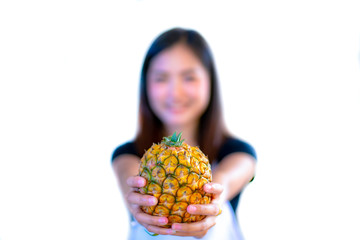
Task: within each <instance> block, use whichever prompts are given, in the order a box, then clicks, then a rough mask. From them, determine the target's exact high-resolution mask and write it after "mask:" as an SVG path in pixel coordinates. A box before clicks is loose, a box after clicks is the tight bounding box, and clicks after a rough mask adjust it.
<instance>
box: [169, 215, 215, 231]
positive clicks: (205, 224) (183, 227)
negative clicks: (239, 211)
mask: <svg viewBox="0 0 360 240" xmlns="http://www.w3.org/2000/svg"><path fill="white" fill-rule="evenodd" d="M215 219H216V218H215V217H206V218H204V219H203V220H201V221H199V222H194V223H173V224H172V226H171V228H172V229H173V230H175V231H176V232H187V233H190V232H192V233H193V234H194V233H196V234H198V233H199V232H202V231H207V230H208V229H209V228H211V227H213V226H214V225H215V224H216V222H215Z"/></svg>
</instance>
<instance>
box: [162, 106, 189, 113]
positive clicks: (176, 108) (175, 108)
mask: <svg viewBox="0 0 360 240" xmlns="http://www.w3.org/2000/svg"><path fill="white" fill-rule="evenodd" d="M188 107H189V104H168V105H166V109H167V110H168V111H170V112H172V113H181V112H183V111H185V110H186V109H187V108H188Z"/></svg>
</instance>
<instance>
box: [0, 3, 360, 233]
mask: <svg viewBox="0 0 360 240" xmlns="http://www.w3.org/2000/svg"><path fill="white" fill-rule="evenodd" d="M357 6H358V5H357V1H347V0H344V1H320V0H312V1H308V0H305V1H280V0H275V1H263V0H259V1H226V0H225V1H204V0H198V1H189V0H185V1H175V0H168V1H165V0H142V1H136V0H124V1H111V0H105V1H82V0H71V1H69V0H64V1H45V0H43V1H41V0H34V1H20V0H18V1H17V0H12V1H8V0H4V1H1V2H0V240H23V239H30V240H32V239H36V240H45V239H46V240H48V239H51V240H58V239H59V240H60V239H61V240H62V239H69V240H72V239H89V240H92V239H94V240H95V239H107V240H115V239H126V234H127V232H128V213H127V211H126V209H125V207H124V205H123V200H122V197H121V195H120V192H119V190H118V187H117V183H116V180H115V177H114V175H113V172H112V169H111V165H110V158H111V154H112V151H113V150H114V149H115V147H116V146H118V145H119V144H122V143H123V142H125V141H128V140H131V139H132V138H133V137H134V134H135V132H136V127H137V111H138V83H139V75H140V68H141V64H142V61H143V57H144V55H145V52H146V50H147V48H148V47H149V45H150V43H151V41H152V40H153V39H154V38H155V37H156V36H157V35H158V34H159V33H161V32H163V31H165V30H167V29H169V28H172V27H176V26H179V27H185V28H193V29H195V30H197V31H199V32H200V33H201V34H202V35H204V37H205V38H206V39H207V40H208V42H209V44H210V46H211V48H212V51H213V53H214V56H215V60H216V63H217V67H218V72H219V76H220V84H221V91H222V99H223V104H224V108H225V118H226V123H227V125H228V127H229V129H230V130H231V131H232V132H233V133H234V134H235V135H236V136H238V137H240V138H242V139H245V140H247V141H248V142H250V143H251V144H253V145H254V146H255V148H256V150H257V152H258V167H257V174H256V178H255V180H254V182H252V183H251V184H250V185H248V187H247V188H246V189H245V191H244V193H243V196H242V199H241V204H240V208H239V209H238V216H239V221H240V224H241V228H242V231H243V233H244V235H245V237H246V239H248V240H262V239H278V240H280V239H284V240H285V239H286V240H288V239H292V240H295V239H347V240H349V239H354V240H355V239H360V233H359V230H358V229H359V223H360V219H359V216H360V207H359V202H360V192H359V183H360V174H359V171H360V164H359V162H360V126H359V125H360V124H359V122H360V74H359V66H360V65H359V56H360V55H359V46H360V41H359V39H360V38H359V37H360V28H359V27H360V15H359V11H358V7H357ZM154 239H155V238H154Z"/></svg>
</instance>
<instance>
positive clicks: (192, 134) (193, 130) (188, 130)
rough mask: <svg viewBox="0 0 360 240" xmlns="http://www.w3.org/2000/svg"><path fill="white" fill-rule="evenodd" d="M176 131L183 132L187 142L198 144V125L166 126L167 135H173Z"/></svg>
mask: <svg viewBox="0 0 360 240" xmlns="http://www.w3.org/2000/svg"><path fill="white" fill-rule="evenodd" d="M174 132H176V133H177V134H179V133H180V132H182V137H181V138H182V139H185V142H186V143H187V144H189V145H190V146H198V141H197V125H195V124H194V125H191V126H182V127H175V126H168V127H167V128H166V136H171V135H173V133H174Z"/></svg>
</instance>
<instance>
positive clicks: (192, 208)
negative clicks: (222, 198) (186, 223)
mask: <svg viewBox="0 0 360 240" xmlns="http://www.w3.org/2000/svg"><path fill="white" fill-rule="evenodd" d="M220 209H221V208H220V205H219V204H191V205H189V206H188V207H187V209H186V210H187V212H188V213H190V214H195V215H207V216H217V215H218V214H219V212H220Z"/></svg>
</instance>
